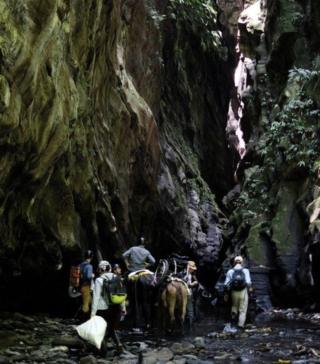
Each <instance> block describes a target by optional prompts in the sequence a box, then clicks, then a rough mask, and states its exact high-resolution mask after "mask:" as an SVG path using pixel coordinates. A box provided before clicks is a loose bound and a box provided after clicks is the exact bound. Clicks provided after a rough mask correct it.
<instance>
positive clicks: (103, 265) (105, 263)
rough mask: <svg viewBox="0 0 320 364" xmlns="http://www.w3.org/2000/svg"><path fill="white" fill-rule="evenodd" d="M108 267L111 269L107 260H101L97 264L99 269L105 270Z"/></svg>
mask: <svg viewBox="0 0 320 364" xmlns="http://www.w3.org/2000/svg"><path fill="white" fill-rule="evenodd" d="M108 267H110V268H111V265H110V263H109V262H108V261H107V260H101V261H100V263H99V269H101V270H106V269H107V268H108Z"/></svg>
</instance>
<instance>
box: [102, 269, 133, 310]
mask: <svg viewBox="0 0 320 364" xmlns="http://www.w3.org/2000/svg"><path fill="white" fill-rule="evenodd" d="M103 296H104V297H105V300H106V301H107V302H109V303H110V304H113V305H119V304H121V303H123V302H124V301H125V300H126V298H127V289H126V286H125V285H124V283H123V281H122V278H121V277H120V276H118V275H116V274H115V275H113V277H112V278H111V279H103Z"/></svg>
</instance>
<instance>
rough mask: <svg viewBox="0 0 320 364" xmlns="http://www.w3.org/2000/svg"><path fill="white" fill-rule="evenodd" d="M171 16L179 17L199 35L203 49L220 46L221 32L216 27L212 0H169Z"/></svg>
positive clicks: (215, 12) (215, 11)
mask: <svg viewBox="0 0 320 364" xmlns="http://www.w3.org/2000/svg"><path fill="white" fill-rule="evenodd" d="M170 6H171V8H172V11H173V13H172V17H173V18H176V19H181V20H183V21H184V23H185V25H187V26H189V27H190V29H192V31H193V33H194V34H195V35H197V36H199V37H200V40H201V47H202V49H203V50H204V51H212V50H217V49H218V48H220V47H222V44H221V41H222V33H221V31H220V30H219V29H218V27H217V16H218V11H217V9H216V6H215V4H214V2H213V1H212V0H171V1H170Z"/></svg>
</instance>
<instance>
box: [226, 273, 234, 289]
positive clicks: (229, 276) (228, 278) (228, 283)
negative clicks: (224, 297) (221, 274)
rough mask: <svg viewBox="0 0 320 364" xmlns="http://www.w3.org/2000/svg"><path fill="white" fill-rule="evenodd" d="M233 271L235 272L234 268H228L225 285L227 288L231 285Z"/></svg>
mask: <svg viewBox="0 0 320 364" xmlns="http://www.w3.org/2000/svg"><path fill="white" fill-rule="evenodd" d="M232 272H233V269H229V270H228V272H227V275H226V279H225V281H224V287H225V288H227V289H228V288H229V285H230V281H231V277H232Z"/></svg>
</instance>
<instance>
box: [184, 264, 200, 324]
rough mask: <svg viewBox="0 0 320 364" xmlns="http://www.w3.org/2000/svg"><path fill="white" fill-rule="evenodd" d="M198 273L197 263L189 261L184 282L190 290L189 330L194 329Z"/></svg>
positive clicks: (188, 306)
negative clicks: (195, 292)
mask: <svg viewBox="0 0 320 364" xmlns="http://www.w3.org/2000/svg"><path fill="white" fill-rule="evenodd" d="M196 271H197V266H196V263H195V262H194V261H193V260H189V261H188V264H187V269H186V271H185V273H184V277H183V280H184V281H185V282H186V283H187V285H188V288H189V296H188V302H187V320H188V326H189V329H190V328H191V327H192V324H193V321H194V291H195V289H196V287H197V286H198V280H197V277H196Z"/></svg>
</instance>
